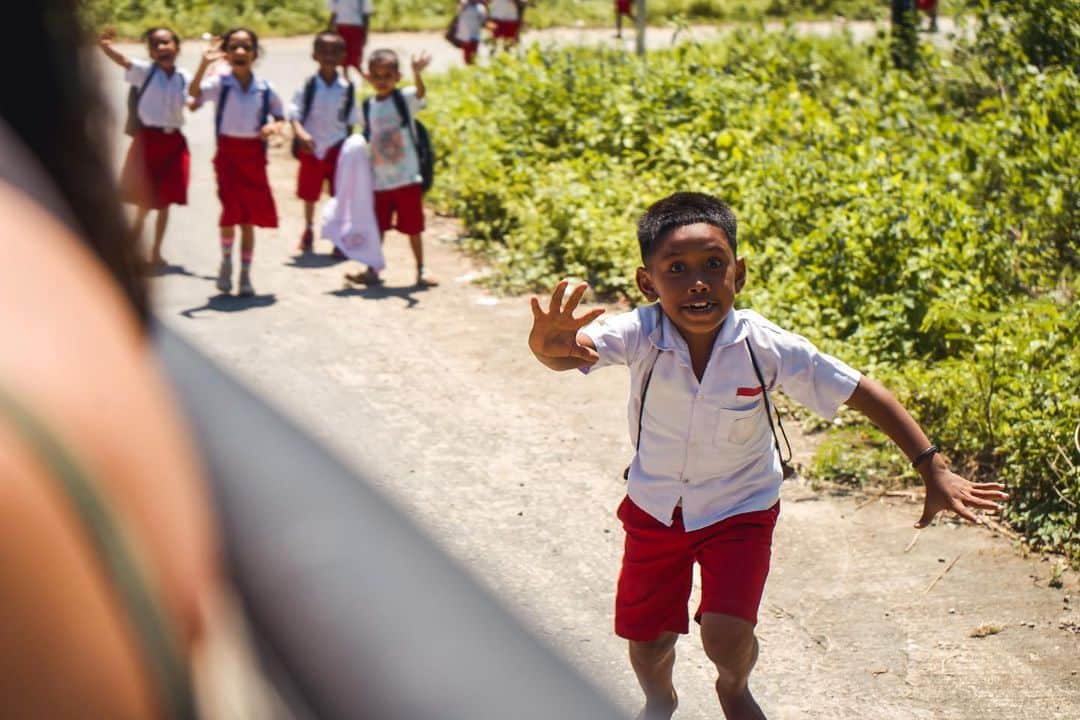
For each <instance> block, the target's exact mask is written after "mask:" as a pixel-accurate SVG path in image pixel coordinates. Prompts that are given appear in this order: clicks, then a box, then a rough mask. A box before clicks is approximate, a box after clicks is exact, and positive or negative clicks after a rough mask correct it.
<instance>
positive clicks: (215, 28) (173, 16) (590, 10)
mask: <svg viewBox="0 0 1080 720" xmlns="http://www.w3.org/2000/svg"><path fill="white" fill-rule="evenodd" d="M455 6H456V2H455V1H454V0H376V2H375V15H374V17H373V20H372V23H373V29H374V31H376V32H382V31H387V30H436V29H442V28H444V27H446V25H447V23H448V22H449V20H450V17H451V16H452V14H453V10H454V7H455ZM647 7H648V18H649V22H651V23H660V24H662V23H665V22H668V21H671V20H677V21H685V22H694V23H697V22H715V21H720V20H756V19H759V18H762V17H788V18H810V17H832V16H833V15H837V14H840V15H844V16H846V17H851V18H857V19H870V18H874V17H884V16H885V15H886V14H887V10H888V2H886V1H885V0H735V1H734V2H717V1H715V0H648V5H647ZM612 8H613V3H612V0H532V2H531V3H530V7H529V9H528V11H527V13H526V16H525V20H526V23H527V24H528V26H530V27H535V28H545V27H554V26H560V25H574V24H577V23H581V24H584V25H589V26H603V25H611V24H612V23H613V21H614V20H613V9H612ZM87 13H88V15H89V19H90V22H91V23H92V26H93V27H103V26H106V25H112V26H115V27H116V28H117V30H118V31H119V32H120V33H121V34H123V35H124V36H126V37H137V36H139V35H140V34H141V33H142V32H143V31H145V30H146V28H147V27H150V26H153V25H168V26H170V27H172V28H174V29H175V30H176V31H177V32H179V33H180V34H181V35H183V36H185V37H197V36H199V35H201V34H202V33H203V32H212V33H221V32H223V31H224V30H226V29H227V28H229V27H232V26H234V25H238V24H240V25H248V26H250V27H252V28H253V29H254V30H256V31H257V32H261V33H266V34H272V35H289V34H297V33H308V32H314V31H315V30H318V29H320V28H322V27H324V26H325V25H326V20H327V17H328V15H327V10H326V2H325V0H289V2H284V1H283V0H87Z"/></svg>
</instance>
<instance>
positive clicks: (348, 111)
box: [341, 81, 356, 135]
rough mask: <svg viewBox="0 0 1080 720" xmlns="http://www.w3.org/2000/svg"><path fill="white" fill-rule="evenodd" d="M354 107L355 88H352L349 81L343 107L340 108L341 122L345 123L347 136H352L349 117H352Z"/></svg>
mask: <svg viewBox="0 0 1080 720" xmlns="http://www.w3.org/2000/svg"><path fill="white" fill-rule="evenodd" d="M354 107H356V88H354V87H353V84H352V82H351V81H350V82H349V86H348V88H346V89H345V106H344V107H343V108H341V122H343V123H345V131H346V132H347V133H348V134H349V135H352V125H349V116H350V115H352V111H353V108H354Z"/></svg>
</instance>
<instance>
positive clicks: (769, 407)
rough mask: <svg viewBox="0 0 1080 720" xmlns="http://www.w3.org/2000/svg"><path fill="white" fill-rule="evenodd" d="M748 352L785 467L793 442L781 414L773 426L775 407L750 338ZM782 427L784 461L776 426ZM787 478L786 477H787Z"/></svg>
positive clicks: (777, 449) (774, 439)
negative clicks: (785, 451) (770, 399)
mask: <svg viewBox="0 0 1080 720" xmlns="http://www.w3.org/2000/svg"><path fill="white" fill-rule="evenodd" d="M746 350H747V352H749V353H750V364H751V365H753V366H754V375H756V376H757V381H758V385H760V386H761V396H762V398H764V400H765V417H767V418H768V419H769V430H771V431H772V437H773V445H774V446H775V447H776V453H777V454H778V455H779V456H780V463H781V465H783V466H784V467H785V470H786V468H787V466H788V464H789V463H790V462H791V441H790V440H788V436H787V432H785V431H784V422H783V421H782V420H781V419H780V414H779V413H777V415H776V424H775V425H774V424H773V407H772V403H771V402H770V401H769V388H767V387H766V386H765V376H764V375H762V374H761V367H760V366H759V365H758V361H757V357H756V356H755V355H754V348H753V347H751V345H750V338H746ZM777 425H779V426H780V434H781V435H783V437H784V445H786V446H787V459H786V460H785V459H784V454H783V453H782V452H780V438H779V437H777V435H776V426H777ZM785 477H786V475H785Z"/></svg>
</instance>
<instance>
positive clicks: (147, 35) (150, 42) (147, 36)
mask: <svg viewBox="0 0 1080 720" xmlns="http://www.w3.org/2000/svg"><path fill="white" fill-rule="evenodd" d="M162 31H165V32H167V33H169V34H170V35H172V39H173V42H174V43H176V49H177V50H179V49H180V36H179V35H177V34H176V31H175V30H173V29H172V28H168V27H165V26H164V25H158V26H157V27H152V28H150V29H149V30H147V31H146V32H144V33H143V34H142V39H143V41H144V42H145V43H146V45H147V47H149V48H150V49H151V50H153V49H154V35H156V34H157V33H159V32H162Z"/></svg>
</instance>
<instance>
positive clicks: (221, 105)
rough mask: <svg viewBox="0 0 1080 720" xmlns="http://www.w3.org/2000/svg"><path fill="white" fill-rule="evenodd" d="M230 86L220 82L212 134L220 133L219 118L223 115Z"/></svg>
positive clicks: (218, 134)
mask: <svg viewBox="0 0 1080 720" xmlns="http://www.w3.org/2000/svg"><path fill="white" fill-rule="evenodd" d="M230 89H231V88H230V87H229V86H228V85H226V84H225V82H224V81H222V83H221V93H220V94H219V95H218V101H217V109H216V110H215V112H214V135H215V136H220V135H221V120H222V119H223V118H224V117H225V101H226V100H228V99H229V90H230Z"/></svg>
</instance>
